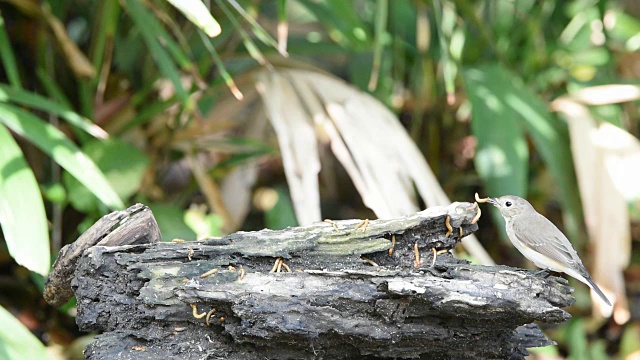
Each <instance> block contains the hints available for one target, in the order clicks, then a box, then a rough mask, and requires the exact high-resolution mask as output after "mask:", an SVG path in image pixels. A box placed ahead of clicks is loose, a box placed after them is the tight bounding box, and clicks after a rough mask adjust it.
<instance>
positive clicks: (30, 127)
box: [0, 103, 124, 209]
mask: <svg viewBox="0 0 640 360" xmlns="http://www.w3.org/2000/svg"><path fill="white" fill-rule="evenodd" d="M0 122H1V123H4V124H5V125H6V126H7V127H8V128H10V129H11V130H13V131H14V132H15V133H17V134H18V135H20V136H22V137H24V138H26V139H27V140H29V141H31V142H32V143H33V144H34V145H36V146H37V147H38V148H40V150H42V151H44V152H45V153H47V154H48V155H49V156H51V157H52V158H53V160H54V161H55V162H56V163H58V164H59V165H60V166H62V167H63V168H64V169H65V170H67V171H68V172H70V173H71V175H73V176H74V177H75V178H76V179H78V180H79V181H80V182H81V183H82V184H83V185H85V186H86V187H88V188H89V189H91V192H92V193H93V194H94V195H96V196H97V197H98V198H99V199H100V201H102V202H103V203H104V204H105V205H106V206H107V207H109V208H111V209H122V208H124V203H123V202H122V201H121V200H120V198H119V197H118V195H117V194H116V193H115V191H113V189H112V188H111V186H110V185H109V183H108V182H107V180H106V179H105V177H104V175H103V174H102V172H101V171H100V169H98V168H97V167H96V165H95V164H94V163H93V161H91V159H89V158H88V157H87V156H86V155H85V154H83V153H82V152H81V151H80V149H78V147H77V146H76V145H75V144H74V143H72V142H71V140H69V139H68V138H67V137H66V136H65V135H64V134H63V133H62V132H61V131H60V130H58V129H57V128H55V127H54V126H52V125H50V124H47V123H45V122H44V121H42V120H41V119H40V118H38V117H36V116H35V115H33V114H31V113H29V112H26V111H24V110H22V109H20V108H17V107H15V106H13V105H9V104H5V103H0Z"/></svg>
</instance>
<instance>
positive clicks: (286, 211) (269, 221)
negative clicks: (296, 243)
mask: <svg viewBox="0 0 640 360" xmlns="http://www.w3.org/2000/svg"><path fill="white" fill-rule="evenodd" d="M275 191H276V193H277V194H278V200H277V202H276V203H275V205H274V206H273V207H272V208H271V209H269V210H267V211H266V212H265V214H264V223H265V226H266V227H267V228H269V229H272V230H280V229H284V228H286V227H289V226H297V225H298V221H297V220H296V214H295V212H294V211H293V203H292V202H291V196H289V191H288V190H287V189H286V188H284V187H277V188H276V189H275Z"/></svg>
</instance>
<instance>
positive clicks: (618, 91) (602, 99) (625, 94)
mask: <svg viewBox="0 0 640 360" xmlns="http://www.w3.org/2000/svg"><path fill="white" fill-rule="evenodd" d="M571 98H572V99H574V100H577V101H579V102H581V103H583V104H585V105H608V104H617V103H622V102H627V101H635V100H638V99H640V86H637V85H626V84H609V85H600V86H591V87H587V88H584V89H580V90H578V91H576V92H575V93H573V94H571Z"/></svg>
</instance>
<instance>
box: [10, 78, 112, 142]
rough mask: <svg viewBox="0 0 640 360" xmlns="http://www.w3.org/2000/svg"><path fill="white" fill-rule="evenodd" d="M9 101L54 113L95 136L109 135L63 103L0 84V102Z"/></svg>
mask: <svg viewBox="0 0 640 360" xmlns="http://www.w3.org/2000/svg"><path fill="white" fill-rule="evenodd" d="M5 101H7V102H8V101H11V102H15V103H18V104H21V105H26V106H29V107H32V108H35V109H39V110H43V111H48V112H50V113H52V114H56V115H58V116H60V117H61V118H63V119H64V120H66V121H68V122H69V124H71V125H73V126H75V127H77V128H79V129H81V130H84V131H85V132H87V133H88V134H91V135H93V136H94V137H96V138H100V139H105V138H107V137H109V134H107V133H106V132H105V131H104V130H102V128H101V127H99V126H98V125H96V124H94V123H92V122H91V120H89V119H87V118H85V117H82V116H80V115H78V114H77V113H75V112H74V111H73V110H71V109H69V108H68V107H66V106H64V105H60V104H57V103H55V102H53V101H51V100H49V99H47V98H45V97H42V96H40V95H38V94H34V93H31V92H28V91H24V90H20V89H14V88H10V87H8V86H6V85H2V84H0V102H5Z"/></svg>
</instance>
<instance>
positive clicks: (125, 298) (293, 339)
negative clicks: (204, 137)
mask: <svg viewBox="0 0 640 360" xmlns="http://www.w3.org/2000/svg"><path fill="white" fill-rule="evenodd" d="M477 212H478V209H477V207H476V205H474V204H470V203H453V204H451V205H450V206H447V207H434V208H430V209H427V210H425V211H422V212H419V213H417V214H414V215H412V216H407V217H403V218H399V219H392V220H373V221H370V222H368V224H366V225H365V226H361V227H360V228H358V229H356V227H357V225H358V223H359V221H358V220H348V221H336V222H335V223H328V222H325V223H318V224H314V225H311V226H306V227H296V228H288V229H285V230H281V231H271V230H262V231H258V232H238V233H235V234H232V235H229V236H226V237H224V238H218V239H209V240H205V241H192V242H184V243H172V242H161V243H152V244H138V245H127V246H115V247H106V246H100V245H98V246H92V247H89V248H87V249H86V250H85V251H84V252H83V254H82V257H81V258H80V259H79V260H78V261H77V263H76V264H75V276H74V277H73V280H72V288H73V291H74V293H75V295H76V297H77V304H78V314H77V318H76V321H77V324H78V326H79V327H80V329H81V330H83V331H100V332H102V334H101V335H99V336H97V340H96V341H95V342H93V343H92V344H90V345H89V346H88V347H87V349H86V350H85V356H86V357H87V358H89V359H115V358H118V359H158V358H180V359H216V358H224V359H258V358H259V359H264V358H273V359H276V358H277V359H301V358H302V359H305V358H325V359H346V358H369V357H371V358H429V359H431V358H500V359H504V358H514V359H520V358H523V357H524V355H525V354H526V348H527V347H535V346H544V345H547V344H551V343H552V342H551V341H550V340H548V339H547V338H546V337H545V336H544V334H542V332H541V331H540V330H539V329H538V327H537V326H536V325H534V324H532V322H534V321H542V322H546V323H558V322H562V321H566V320H567V319H569V318H570V315H569V314H568V313H567V312H565V311H564V310H562V309H561V307H565V306H568V305H570V304H571V303H572V302H573V301H574V299H573V297H572V296H571V295H570V294H571V292H572V289H571V288H570V287H568V286H567V282H566V281H565V280H564V279H561V278H556V277H546V278H545V277H540V276H536V275H535V273H534V272H531V271H526V270H521V269H515V268H509V267H505V266H493V267H488V266H475V265H470V264H468V263H467V262H466V261H462V260H458V259H455V258H454V257H453V256H452V255H451V254H450V253H449V252H448V250H451V249H453V248H454V247H455V246H456V244H457V243H458V242H459V241H460V239H461V238H462V237H463V236H465V235H468V234H469V233H471V232H473V231H475V230H476V229H477V225H476V224H475V220H477V217H476V215H477ZM474 218H475V219H474ZM154 224H155V222H154ZM449 225H450V226H449ZM131 231H132V232H133V233H134V234H140V231H139V230H138V231H137V232H136V231H134V230H131ZM149 233H153V231H149ZM120 236H121V237H122V239H124V240H123V241H124V242H131V241H133V239H134V238H135V237H136V236H131V237H130V236H129V235H128V234H126V233H124V232H123V233H120ZM416 243H417V246H416ZM416 247H417V250H418V251H419V256H420V259H419V261H416V258H415V255H416ZM391 249H392V250H391ZM435 254H439V255H437V258H436V259H435V264H434V265H433V266H432V263H433V260H434V256H435ZM416 266H417V267H416ZM54 270H55V269H54ZM278 270H280V272H278ZM54 273H55V271H54ZM58 288H59V287H58ZM55 289H57V288H55ZM55 289H52V290H51V291H52V292H55V291H54V290H55ZM50 298H52V297H51V296H50Z"/></svg>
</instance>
